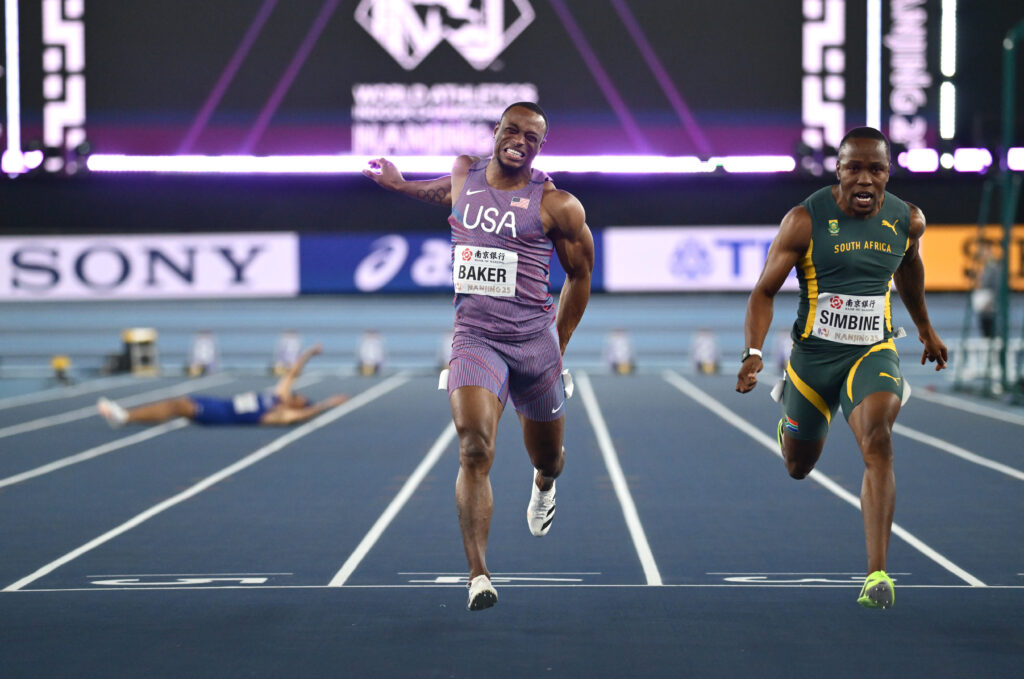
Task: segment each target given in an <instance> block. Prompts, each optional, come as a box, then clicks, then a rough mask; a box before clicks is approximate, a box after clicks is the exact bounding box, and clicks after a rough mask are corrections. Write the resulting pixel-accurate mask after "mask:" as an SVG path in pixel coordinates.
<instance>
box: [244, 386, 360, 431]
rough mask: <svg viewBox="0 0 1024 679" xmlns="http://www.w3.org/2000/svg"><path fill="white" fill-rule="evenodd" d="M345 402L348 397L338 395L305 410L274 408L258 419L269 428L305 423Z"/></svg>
mask: <svg viewBox="0 0 1024 679" xmlns="http://www.w3.org/2000/svg"><path fill="white" fill-rule="evenodd" d="M347 400H348V396H346V395H345V394H338V395H337V396H331V397H330V398H327V399H324V400H323V401H320V402H319V403H314V404H313V405H311V406H306V407H305V408H283V407H278V408H274V409H273V410H271V411H270V412H268V413H265V414H264V415H263V417H261V418H260V424H265V425H270V426H275V425H288V424H298V423H299V422H305V421H306V420H308V419H310V418H313V417H316V416H317V415H319V414H320V413H322V412H324V411H325V410H330V409H331V408H334V407H335V406H339V405H341V404H342V403H344V402H345V401H347Z"/></svg>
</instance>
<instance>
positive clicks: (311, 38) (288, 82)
mask: <svg viewBox="0 0 1024 679" xmlns="http://www.w3.org/2000/svg"><path fill="white" fill-rule="evenodd" d="M339 2H340V0H327V1H326V2H324V4H323V7H321V8H320V13H319V14H317V16H316V19H314V20H313V25H312V26H310V27H309V32H308V33H306V37H305V38H303V40H302V44H301V45H299V49H298V51H296V52H295V56H294V57H292V60H291V62H290V63H289V64H288V68H286V69H285V71H284V74H283V75H282V76H281V79H280V80H278V81H277V85H276V86H275V87H274V91H273V92H272V93H271V95H270V98H269V99H267V103H266V104H264V105H263V109H262V110H260V114H259V116H258V117H257V118H256V122H255V123H254V124H253V126H252V129H251V130H249V134H248V136H246V138H245V141H244V142H242V148H241V150H240V153H242V154H249V153H252V148H253V147H254V146H255V145H256V142H258V141H259V140H260V137H262V136H263V133H264V132H266V131H267V126H268V125H270V119H271V118H273V117H274V113H276V112H277V107H278V106H280V105H281V100H282V99H284V95H285V94H287V93H288V89H289V88H290V87H291V86H292V83H293V82H295V76H297V75H298V74H299V71H300V70H301V69H302V66H303V64H305V63H306V58H307V57H309V53H310V52H312V51H313V46H314V45H316V42H317V40H319V39H320V34H321V33H323V31H324V28H325V27H326V26H327V22H328V21H329V20H330V18H331V16H333V15H334V12H335V11H337V9H338V3H339Z"/></svg>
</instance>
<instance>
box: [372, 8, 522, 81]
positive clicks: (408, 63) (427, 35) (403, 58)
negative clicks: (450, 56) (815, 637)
mask: <svg viewBox="0 0 1024 679" xmlns="http://www.w3.org/2000/svg"><path fill="white" fill-rule="evenodd" d="M506 8H508V9H511V10H512V12H511V15H510V16H507V15H506ZM534 17H535V13H534V11H533V7H532V6H531V5H530V3H529V2H528V1H527V0H481V1H480V2H475V3H471V2H468V0H362V1H361V2H360V3H359V5H358V6H357V7H356V12H355V19H356V21H357V22H358V23H359V25H360V26H362V27H363V28H365V29H366V31H367V32H368V33H369V34H370V35H372V36H373V37H374V39H376V40H377V42H378V43H380V45H381V47H383V48H384V49H385V50H387V52H388V54H390V55H391V56H392V57H393V58H394V59H395V61H397V62H398V63H399V64H400V65H401V66H402V68H404V69H405V70H407V71H412V70H414V69H415V68H416V67H417V66H419V64H420V62H421V61H423V60H424V59H425V58H426V57H427V55H428V54H430V53H431V52H432V51H434V48H436V47H437V46H438V45H439V44H441V42H443V41H448V43H449V44H450V45H451V46H452V47H453V48H454V49H455V51H457V52H458V53H459V54H461V55H462V57H463V58H464V59H465V60H466V61H468V62H469V63H470V65H471V66H473V68H475V69H477V70H478V71H481V70H483V69H485V68H487V67H488V66H490V65H491V64H492V63H493V62H494V60H495V59H497V58H498V55H499V54H501V53H502V52H504V51H505V48H506V47H508V46H509V45H510V44H512V41H513V40H515V39H516V38H517V37H518V36H519V34H520V33H522V32H523V30H525V29H526V27H527V26H529V25H530V24H531V23H532V22H533V19H534Z"/></svg>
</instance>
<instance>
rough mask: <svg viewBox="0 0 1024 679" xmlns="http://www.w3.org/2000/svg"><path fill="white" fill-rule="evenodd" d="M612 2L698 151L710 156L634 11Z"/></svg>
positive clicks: (618, 1)
mask: <svg viewBox="0 0 1024 679" xmlns="http://www.w3.org/2000/svg"><path fill="white" fill-rule="evenodd" d="M611 2H612V7H614V8H615V11H616V12H618V13H619V18H621V19H622V23H623V24H624V25H625V26H626V30H627V31H628V32H629V35H630V37H631V38H633V42H634V43H636V46H637V48H638V49H639V50H640V54H642V55H643V57H644V61H646V62H647V67H648V68H650V69H651V73H652V74H653V75H654V78H655V80H657V81H658V85H660V86H661V91H662V92H664V94H665V97H666V98H667V99H668V101H669V103H670V104H672V108H674V109H675V111H676V115H677V116H679V120H680V121H681V122H682V123H683V127H684V128H686V133H687V134H688V135H690V139H692V140H693V143H694V144H696V145H697V151H698V152H699V153H700V154H701V155H703V156H710V155H711V144H710V143H709V142H708V140H707V137H705V136H704V133H703V132H701V130H700V127H698V125H697V121H696V120H695V119H694V117H693V114H691V113H690V108H689V107H688V106H687V105H686V102H685V101H684V100H683V97H682V96H681V95H680V94H679V90H677V89H676V86H675V83H673V82H672V78H670V77H669V75H668V71H666V70H665V67H664V66H663V65H662V63H661V60H659V59H658V55H657V54H655V53H654V49H653V48H652V47H651V43H650V41H649V40H648V39H647V36H646V35H644V32H643V29H641V28H640V24H638V23H637V21H636V18H635V17H634V16H633V13H632V12H631V11H630V10H629V7H628V6H627V5H626V1H625V0H611Z"/></svg>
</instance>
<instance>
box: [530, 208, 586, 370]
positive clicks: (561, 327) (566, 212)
mask: <svg viewBox="0 0 1024 679" xmlns="http://www.w3.org/2000/svg"><path fill="white" fill-rule="evenodd" d="M541 209H542V215H541V218H542V220H543V221H545V222H546V223H548V224H549V227H548V229H547V234H548V237H549V238H551V241H552V242H553V243H554V246H555V253H556V254H557V255H558V261H559V263H560V264H561V265H562V268H563V269H565V285H563V286H562V292H561V294H560V295H559V297H558V313H557V316H556V318H555V328H556V329H557V330H558V348H559V349H560V350H561V352H562V353H563V354H565V348H566V347H567V346H568V345H569V338H570V337H572V333H573V332H574V331H575V330H576V326H577V325H579V322H580V319H581V318H583V312H584V311H585V310H586V308H587V302H589V301H590V277H591V274H593V272H594V235H593V234H592V233H591V232H590V227H589V226H587V215H586V212H585V211H584V210H583V205H582V204H581V203H580V201H579V200H577V199H576V197H575V196H573V195H572V194H571V193H567V192H565V191H559V190H557V189H556V190H550V191H547V192H545V194H544V198H543V201H542V203H541Z"/></svg>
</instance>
